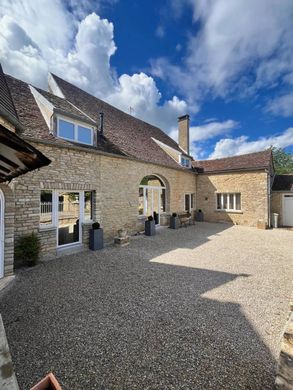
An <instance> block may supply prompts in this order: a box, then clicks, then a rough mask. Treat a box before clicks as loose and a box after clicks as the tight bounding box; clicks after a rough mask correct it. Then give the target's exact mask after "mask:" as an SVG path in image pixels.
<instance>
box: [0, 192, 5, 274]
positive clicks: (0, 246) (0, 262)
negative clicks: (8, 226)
mask: <svg viewBox="0 0 293 390" xmlns="http://www.w3.org/2000/svg"><path fill="white" fill-rule="evenodd" d="M4 219H5V198H4V194H3V192H2V190H0V278H3V277H4V245H5V225H4Z"/></svg>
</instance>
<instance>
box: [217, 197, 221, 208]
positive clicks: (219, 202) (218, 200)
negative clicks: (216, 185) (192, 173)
mask: <svg viewBox="0 0 293 390" xmlns="http://www.w3.org/2000/svg"><path fill="white" fill-rule="evenodd" d="M217 209H218V210H221V194H217Z"/></svg>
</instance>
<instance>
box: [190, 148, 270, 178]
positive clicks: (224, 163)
mask: <svg viewBox="0 0 293 390" xmlns="http://www.w3.org/2000/svg"><path fill="white" fill-rule="evenodd" d="M271 158H272V152H271V150H270V149H268V150H265V151H262V152H256V153H249V154H243V155H240V156H234V157H225V158H219V159H215V160H202V161H193V162H192V167H193V168H194V169H195V170H197V171H198V172H199V173H213V172H224V171H242V170H246V171H247V170H255V169H265V168H269V167H270V164H271Z"/></svg>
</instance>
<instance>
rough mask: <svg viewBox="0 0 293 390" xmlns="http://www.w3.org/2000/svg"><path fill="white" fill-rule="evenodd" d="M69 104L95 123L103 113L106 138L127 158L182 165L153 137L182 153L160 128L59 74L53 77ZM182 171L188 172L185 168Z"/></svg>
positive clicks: (178, 166)
mask: <svg viewBox="0 0 293 390" xmlns="http://www.w3.org/2000/svg"><path fill="white" fill-rule="evenodd" d="M52 76H53V77H54V79H55V81H56V83H57V84H58V86H59V88H60V89H61V91H62V93H63V95H64V96H65V97H66V99H67V100H68V101H70V102H71V103H73V104H74V105H75V106H76V107H78V108H79V109H81V110H82V111H83V112H84V113H86V114H87V115H89V116H90V117H91V118H93V119H94V120H95V121H97V122H98V120H99V113H100V112H103V113H104V135H105V137H106V138H107V139H109V140H110V141H111V142H113V144H114V145H116V146H118V147H119V149H120V150H122V151H123V152H124V153H125V154H126V155H128V156H131V157H134V158H138V159H141V160H145V161H149V162H153V163H158V164H163V165H168V166H170V167H173V168H181V166H180V165H179V164H178V163H177V162H176V161H175V160H174V159H173V158H172V157H170V156H169V155H168V154H167V153H166V152H165V151H163V150H162V148H161V147H160V146H159V145H158V144H157V143H156V142H155V141H154V140H152V137H153V138H155V139H157V140H159V141H161V142H163V143H164V144H166V145H168V146H170V147H171V148H174V149H176V150H178V152H182V150H181V149H180V148H179V146H178V144H177V143H176V142H175V141H174V140H173V139H171V138H170V137H169V136H168V135H167V134H165V133H164V132H163V131H162V130H160V129H159V128H158V127H155V126H152V125H150V124H149V123H146V122H144V121H142V120H140V119H137V118H135V117H133V116H131V115H129V114H127V113H125V112H123V111H121V110H119V109H117V108H115V107H113V106H111V105H110V104H108V103H106V102H104V101H102V100H100V99H98V98H96V97H94V96H92V95H90V94H88V93H87V92H85V91H83V90H81V89H80V88H78V87H76V86H74V85H72V84H70V83H68V82H67V81H65V80H63V79H61V78H60V77H58V76H56V75H52ZM182 169H186V168H183V167H182Z"/></svg>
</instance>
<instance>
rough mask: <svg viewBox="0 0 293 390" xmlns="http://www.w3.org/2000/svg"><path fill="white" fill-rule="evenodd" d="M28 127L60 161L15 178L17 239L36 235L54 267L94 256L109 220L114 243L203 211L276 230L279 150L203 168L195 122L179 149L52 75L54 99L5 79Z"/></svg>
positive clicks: (23, 132) (185, 129) (182, 127)
mask: <svg viewBox="0 0 293 390" xmlns="http://www.w3.org/2000/svg"><path fill="white" fill-rule="evenodd" d="M3 76H4V77H5V81H6V83H7V86H8V88H9V91H10V95H11V98H12V100H13V104H14V107H15V110H16V113H17V115H18V118H19V121H20V122H21V124H22V126H21V129H19V130H18V135H19V136H20V137H21V138H22V139H23V140H25V141H26V142H29V143H30V144H31V145H32V146H33V147H35V148H37V149H38V150H39V151H40V152H42V153H43V154H44V155H45V156H47V158H48V159H50V160H51V164H50V165H49V166H45V167H42V168H41V169H39V170H35V171H33V172H29V173H27V174H26V175H24V176H21V177H18V178H15V179H13V180H12V181H11V183H10V184H9V188H10V190H11V191H12V193H13V195H14V214H15V216H14V218H15V224H14V238H15V241H16V242H17V240H18V239H19V238H20V237H21V236H22V235H24V234H27V233H29V232H31V231H35V232H37V233H38V234H39V236H40V239H41V244H42V256H43V257H44V258H49V257H55V256H56V255H58V253H62V252H63V251H65V250H68V249H70V250H72V248H75V249H82V248H87V247H88V239H89V228H90V226H91V224H92V222H93V221H99V222H100V223H101V225H102V227H103V228H104V234H105V239H106V241H112V240H113V237H114V236H115V235H116V234H117V230H118V229H120V228H125V229H127V230H128V231H129V233H135V232H138V231H141V230H143V229H144V221H145V219H146V217H147V216H149V215H153V216H154V217H155V220H156V223H157V224H158V225H168V223H169V217H170V214H171V213H172V212H177V213H178V212H190V213H191V214H193V213H194V211H195V209H201V210H202V211H203V212H204V215H205V220H207V221H217V222H222V221H225V222H232V223H237V224H238V223H239V224H246V225H249V226H256V225H257V223H258V222H259V221H262V222H263V224H264V225H269V224H270V202H271V185H272V178H273V176H274V172H273V164H272V156H271V151H264V152H259V153H252V154H248V155H244V156H237V157H230V158H226V159H218V160H209V161H194V160H193V158H192V156H191V155H190V152H189V116H188V115H184V116H182V117H180V118H178V132H179V134H178V139H179V144H177V143H176V142H175V141H174V140H173V139H171V138H170V137H169V136H168V135H167V134H165V133H164V132H163V131H162V130H160V129H159V128H157V127H155V126H152V125H150V124H148V123H146V122H144V121H142V120H139V119H137V118H135V117H133V116H131V115H128V114H126V113H125V112H122V111H120V110H118V109H117V108H115V107H113V106H111V105H109V104H107V103H105V102H104V101H102V100H100V99H98V98H96V97H94V96H92V95H90V94H88V93H86V92H85V91H83V90H81V89H79V88H77V87H76V86H74V85H72V84H70V83H68V82H66V81H64V80H62V79H61V78H59V77H57V76H55V75H53V74H50V75H49V78H48V91H44V90H41V89H39V88H35V87H33V86H31V85H29V84H27V83H25V82H23V81H21V80H17V79H15V78H13V77H11V76H8V75H3Z"/></svg>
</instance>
